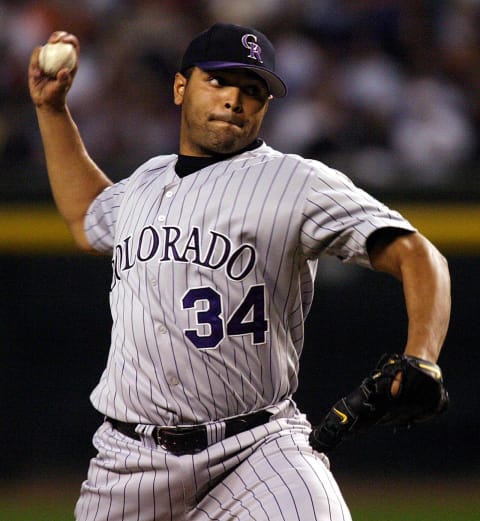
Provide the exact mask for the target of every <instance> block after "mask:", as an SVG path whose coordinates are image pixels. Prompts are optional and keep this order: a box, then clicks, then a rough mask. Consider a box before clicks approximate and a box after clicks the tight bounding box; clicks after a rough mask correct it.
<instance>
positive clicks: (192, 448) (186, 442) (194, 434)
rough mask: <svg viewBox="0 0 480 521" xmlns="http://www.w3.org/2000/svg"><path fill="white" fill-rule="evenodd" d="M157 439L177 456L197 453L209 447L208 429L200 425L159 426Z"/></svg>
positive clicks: (158, 443) (158, 442) (163, 446)
mask: <svg viewBox="0 0 480 521" xmlns="http://www.w3.org/2000/svg"><path fill="white" fill-rule="evenodd" d="M155 440H156V442H157V445H158V446H159V447H161V448H162V449H163V450H166V451H168V452H171V453H172V454H174V455H175V456H183V455H185V454H196V453H198V452H201V451H202V450H205V449H206V448H207V436H206V430H205V429H201V428H199V427H158V428H157V431H156V433H155Z"/></svg>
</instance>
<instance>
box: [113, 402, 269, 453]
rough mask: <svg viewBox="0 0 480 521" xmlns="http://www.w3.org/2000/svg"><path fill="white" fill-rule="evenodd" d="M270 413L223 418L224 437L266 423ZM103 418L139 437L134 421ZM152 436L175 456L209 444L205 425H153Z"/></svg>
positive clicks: (130, 436) (116, 427) (195, 450)
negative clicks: (125, 421)
mask: <svg viewBox="0 0 480 521" xmlns="http://www.w3.org/2000/svg"><path fill="white" fill-rule="evenodd" d="M271 415H272V413H270V412H267V411H264V410H262V411H257V412H254V413H251V414H245V415H243V416H237V417H236V418H229V419H227V420H224V421H225V438H228V437H230V436H234V435H235V434H240V433H241V432H243V431H247V430H249V429H253V428H254V427H258V426H259V425H262V424H264V423H267V422H268V421H269V420H270V417H271ZM105 419H106V420H107V421H108V422H110V424H111V425H112V427H113V428H114V429H116V430H117V431H118V432H121V433H122V434H124V435H125V436H128V437H129V438H133V439H134V440H139V439H140V435H139V434H138V433H137V432H136V430H135V429H136V427H137V424H136V423H124V422H121V421H118V420H114V419H113V418H108V417H107V418H105ZM152 437H153V439H154V440H155V442H156V443H157V445H159V446H160V447H162V448H163V449H165V450H167V451H169V452H171V453H172V454H175V455H177V456H180V455H182V454H195V453H197V452H201V451H202V450H205V449H206V448H207V447H208V445H209V442H208V436H207V427H206V426H205V425H188V426H177V427H155V428H154V430H153V432H152Z"/></svg>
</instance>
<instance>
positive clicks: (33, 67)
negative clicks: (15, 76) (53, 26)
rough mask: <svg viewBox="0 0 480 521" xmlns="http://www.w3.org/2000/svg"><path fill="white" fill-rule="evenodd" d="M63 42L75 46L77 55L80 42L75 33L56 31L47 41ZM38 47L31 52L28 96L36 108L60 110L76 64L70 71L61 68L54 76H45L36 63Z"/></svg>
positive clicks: (73, 75) (63, 104)
mask: <svg viewBox="0 0 480 521" xmlns="http://www.w3.org/2000/svg"><path fill="white" fill-rule="evenodd" d="M56 42H65V43H70V44H72V45H73V46H74V47H75V52H76V53H77V57H78V55H79V53H80V44H79V42H78V39H77V37H76V36H75V35H73V34H69V33H67V32H65V31H56V32H54V33H52V34H51V36H50V38H49V39H48V42H47V43H56ZM39 54H40V47H37V48H35V49H34V51H33V52H32V55H31V58H30V66H29V70H28V85H29V89H30V96H31V98H32V101H33V103H34V104H35V107H36V108H37V109H43V108H46V109H51V110H54V111H62V110H64V108H65V103H66V97H67V93H68V91H69V90H70V87H71V86H72V83H73V79H74V77H75V74H76V72H77V66H75V67H74V68H73V69H72V70H71V71H69V70H68V69H61V70H60V71H59V72H58V74H57V76H56V78H52V77H50V76H47V75H46V74H45V73H44V72H43V71H42V69H41V68H40V65H39V63H38V56H39Z"/></svg>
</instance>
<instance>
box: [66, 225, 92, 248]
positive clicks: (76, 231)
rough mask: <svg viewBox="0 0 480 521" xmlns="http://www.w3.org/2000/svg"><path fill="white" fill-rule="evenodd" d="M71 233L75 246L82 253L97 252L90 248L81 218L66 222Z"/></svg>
mask: <svg viewBox="0 0 480 521" xmlns="http://www.w3.org/2000/svg"><path fill="white" fill-rule="evenodd" d="M67 225H68V228H69V230H70V233H71V235H72V238H73V241H74V243H75V246H76V247H77V248H78V249H79V250H80V251H81V252H83V253H90V254H97V253H98V252H97V251H96V250H94V249H93V248H92V245H91V244H90V241H89V240H88V239H87V235H86V233H85V231H84V228H83V220H82V221H81V222H80V221H79V222H73V223H67Z"/></svg>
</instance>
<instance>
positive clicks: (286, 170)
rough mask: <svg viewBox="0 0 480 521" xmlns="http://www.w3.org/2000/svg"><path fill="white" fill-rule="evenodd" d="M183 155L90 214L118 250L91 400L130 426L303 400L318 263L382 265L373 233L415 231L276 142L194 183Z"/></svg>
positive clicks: (88, 225) (108, 194) (160, 162)
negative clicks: (181, 165) (107, 331)
mask: <svg viewBox="0 0 480 521" xmlns="http://www.w3.org/2000/svg"><path fill="white" fill-rule="evenodd" d="M176 160H177V156H176V155H168V156H160V157H155V158H153V159H151V160H149V161H147V162H146V163H145V164H144V165H142V166H141V167H140V168H138V169H137V170H136V171H135V172H134V173H133V175H132V176H130V177H129V178H127V179H125V180H123V181H121V182H119V183H117V184H115V185H113V186H112V187H109V188H107V189H106V190H105V191H104V192H103V193H101V194H100V195H99V196H98V197H97V198H96V200H95V201H94V202H93V203H92V205H91V207H90V209H89V212H88V215H87V217H86V222H85V229H86V233H87V236H88V239H89V241H90V242H91V244H92V246H93V247H94V248H95V249H97V250H98V251H100V252H104V253H111V254H112V255H113V261H112V266H113V276H112V287H111V295H110V303H111V310H112V319H113V325H112V338H111V347H110V353H109V358H108V363H107V367H106V369H105V371H104V373H103V375H102V377H101V379H100V382H99V383H98V385H97V387H96V388H95V389H94V391H93V393H92V395H91V399H92V403H93V405H94V406H95V407H96V408H97V409H98V410H99V411H100V412H102V413H103V414H106V415H107V416H111V417H114V418H117V419H119V420H122V421H127V422H134V423H136V422H138V423H147V424H181V423H187V424H188V423H200V422H206V421H210V420H215V419H219V418H224V417H229V416H235V415H238V414H242V413H246V412H249V411H252V410H255V409H259V408H263V407H267V406H269V405H273V404H276V403H278V402H279V401H281V400H284V399H285V398H288V397H290V396H291V395H292V394H293V393H294V392H295V390H296V388H297V383H298V380H297V377H298V369H299V357H300V354H301V350H302V344H303V337H304V320H305V318H306V315H307V313H308V310H309V308H310V305H311V302H312V298H313V287H314V277H315V271H316V260H317V258H318V257H319V256H320V255H322V254H329V255H334V256H337V257H339V258H341V259H342V260H343V261H345V262H352V263H356V264H360V265H363V266H366V267H368V266H370V264H369V259H368V255H367V251H366V239H367V238H368V236H369V235H370V234H371V233H372V232H373V231H375V230H376V229H379V228H383V227H396V228H403V229H413V228H412V227H411V225H410V224H409V223H408V222H407V221H405V220H404V219H403V218H402V217H401V216H400V215H399V214H398V213H397V212H395V211H392V210H390V209H388V208H387V207H386V206H385V205H383V204H382V203H380V202H378V201H377V200H376V199H374V198H373V197H371V196H370V195H368V194H367V193H365V192H364V191H362V190H360V189H358V188H357V187H355V186H354V184H353V183H352V182H351V181H350V180H349V179H348V178H347V177H345V176H344V175H343V174H341V173H339V172H337V171H334V170H332V169H331V168H329V167H327V166H325V165H324V164H322V163H320V162H318V161H312V160H306V159H303V158H301V157H299V156H295V155H285V154H282V153H280V152H278V151H275V150H273V149H272V148H270V147H268V146H267V145H266V144H262V145H261V146H260V147H259V148H257V149H255V150H251V151H248V152H244V153H242V154H240V155H237V156H234V157H232V158H230V159H226V160H223V161H220V162H217V163H215V164H213V165H210V166H208V167H206V168H203V169H201V170H199V171H197V172H194V173H193V174H190V175H188V176H186V177H183V178H180V177H178V176H177V175H176V173H175V169H174V168H175V163H176ZM318 348H319V349H321V348H322V346H320V345H319V346H318Z"/></svg>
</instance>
